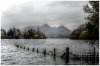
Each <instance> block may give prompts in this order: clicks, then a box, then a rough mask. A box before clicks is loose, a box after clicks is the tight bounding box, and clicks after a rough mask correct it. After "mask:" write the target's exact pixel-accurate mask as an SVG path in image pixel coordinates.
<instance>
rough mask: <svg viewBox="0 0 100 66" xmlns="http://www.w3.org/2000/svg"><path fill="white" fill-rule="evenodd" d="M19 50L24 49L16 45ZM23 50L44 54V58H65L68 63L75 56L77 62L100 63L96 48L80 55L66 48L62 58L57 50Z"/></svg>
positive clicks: (81, 52)
mask: <svg viewBox="0 0 100 66" xmlns="http://www.w3.org/2000/svg"><path fill="white" fill-rule="evenodd" d="M15 46H16V47H17V48H22V46H20V45H15ZM23 49H24V50H25V49H27V50H28V51H29V50H31V51H32V52H35V50H36V52H37V53H42V54H43V55H44V57H46V55H51V56H53V58H54V59H55V58H56V57H61V58H62V59H63V58H64V59H65V61H66V63H68V62H69V60H70V59H69V56H70V55H73V56H74V57H75V58H76V59H77V60H85V61H86V62H88V63H90V64H94V65H95V64H96V63H99V54H97V53H96V49H95V47H94V48H93V51H92V52H91V51H80V54H73V53H71V52H69V47H67V48H66V52H65V53H64V54H63V55H62V56H57V49H56V48H54V49H53V51H47V50H46V49H44V50H43V51H42V52H40V51H39V48H32V49H30V48H29V47H25V46H24V47H23Z"/></svg>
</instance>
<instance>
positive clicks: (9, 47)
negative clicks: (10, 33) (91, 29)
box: [1, 39, 99, 65]
mask: <svg viewBox="0 0 100 66" xmlns="http://www.w3.org/2000/svg"><path fill="white" fill-rule="evenodd" d="M16 45H19V46H20V48H19V47H16ZM95 45H96V46H95V47H96V52H99V49H98V48H97V45H98V42H97V44H95ZM66 47H69V52H71V53H73V54H80V51H88V50H89V51H93V48H91V47H92V46H90V42H89V41H86V40H70V39H1V64H2V65H66V64H69V65H73V64H75V65H77V64H78V65H86V64H88V63H86V62H84V61H82V60H74V59H73V56H71V55H70V60H69V62H68V63H66V62H65V61H64V60H63V59H62V58H61V56H62V55H63V53H64V52H65V49H66ZM28 48H29V49H28ZM33 48H34V52H33V51H32V49H33ZM54 48H55V49H56V57H54V56H53V50H54ZM27 49H28V50H27ZM37 49H38V52H37ZM44 50H46V55H45V56H44V54H43V52H44Z"/></svg>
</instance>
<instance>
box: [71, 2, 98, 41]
mask: <svg viewBox="0 0 100 66" xmlns="http://www.w3.org/2000/svg"><path fill="white" fill-rule="evenodd" d="M83 10H84V12H85V13H87V14H88V16H87V17H85V20H86V23H85V24H82V25H81V26H79V27H78V28H77V29H75V30H73V31H72V33H71V34H70V38H71V39H89V40H91V39H93V40H98V39H99V1H89V4H86V5H84V6H83Z"/></svg>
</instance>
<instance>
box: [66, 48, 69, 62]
mask: <svg viewBox="0 0 100 66" xmlns="http://www.w3.org/2000/svg"><path fill="white" fill-rule="evenodd" d="M68 62H69V47H67V48H66V63H68Z"/></svg>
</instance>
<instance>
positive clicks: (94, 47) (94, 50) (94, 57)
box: [93, 47, 95, 65]
mask: <svg viewBox="0 0 100 66" xmlns="http://www.w3.org/2000/svg"><path fill="white" fill-rule="evenodd" d="M93 64H94V65H95V47H94V53H93Z"/></svg>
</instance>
